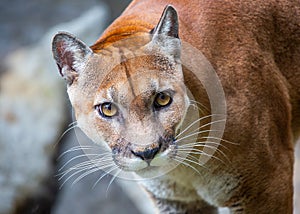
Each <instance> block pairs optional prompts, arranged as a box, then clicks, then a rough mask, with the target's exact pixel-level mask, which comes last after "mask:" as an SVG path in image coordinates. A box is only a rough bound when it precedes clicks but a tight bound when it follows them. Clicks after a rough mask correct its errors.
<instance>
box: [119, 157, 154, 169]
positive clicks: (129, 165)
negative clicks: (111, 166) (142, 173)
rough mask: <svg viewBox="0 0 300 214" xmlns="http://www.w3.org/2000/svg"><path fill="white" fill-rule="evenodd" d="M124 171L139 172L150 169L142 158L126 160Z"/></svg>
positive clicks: (124, 160)
mask: <svg viewBox="0 0 300 214" xmlns="http://www.w3.org/2000/svg"><path fill="white" fill-rule="evenodd" d="M123 162H124V166H123V170H125V171H138V170H141V169H144V168H146V167H148V164H147V163H146V162H145V161H143V160H142V159H140V158H134V159H131V158H124V159H123Z"/></svg>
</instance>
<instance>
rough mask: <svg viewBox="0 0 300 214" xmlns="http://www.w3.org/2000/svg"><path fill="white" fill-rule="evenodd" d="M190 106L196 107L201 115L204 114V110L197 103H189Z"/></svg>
mask: <svg viewBox="0 0 300 214" xmlns="http://www.w3.org/2000/svg"><path fill="white" fill-rule="evenodd" d="M190 106H192V107H194V109H198V110H199V111H200V113H201V114H202V115H204V114H205V111H204V110H203V109H202V108H200V107H199V106H198V105H197V104H194V103H190V105H189V107H190Z"/></svg>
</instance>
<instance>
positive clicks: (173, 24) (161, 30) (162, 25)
mask: <svg viewBox="0 0 300 214" xmlns="http://www.w3.org/2000/svg"><path fill="white" fill-rule="evenodd" d="M178 29H179V24H178V15H177V11H176V10H175V8H174V7H173V6H171V5H167V6H166V7H165V9H164V11H163V14H162V16H161V18H160V20H159V22H158V24H157V26H156V27H155V28H154V29H152V30H151V33H152V35H153V36H152V42H154V43H156V44H158V45H159V46H160V48H162V49H163V50H164V51H166V52H167V53H169V54H171V55H173V56H174V57H175V58H180V48H181V46H180V40H179V37H178Z"/></svg>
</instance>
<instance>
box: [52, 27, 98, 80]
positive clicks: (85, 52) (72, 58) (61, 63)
mask: <svg viewBox="0 0 300 214" xmlns="http://www.w3.org/2000/svg"><path fill="white" fill-rule="evenodd" d="M52 53H53V57H54V59H55V61H56V64H57V66H58V69H59V72H60V74H61V76H62V77H63V78H64V79H65V80H66V81H67V83H68V85H71V84H72V83H73V82H74V80H75V79H76V78H77V76H78V74H79V73H80V72H82V71H83V69H84V67H85V64H86V62H87V59H88V58H89V57H90V56H92V55H93V51H92V50H91V49H90V48H89V47H88V46H87V45H86V44H84V43H83V42H82V41H80V40H79V39H77V38H76V37H75V36H73V35H71V34H69V33H66V32H60V33H58V34H56V35H55V36H54V38H53V41H52Z"/></svg>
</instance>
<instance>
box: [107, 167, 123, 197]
mask: <svg viewBox="0 0 300 214" xmlns="http://www.w3.org/2000/svg"><path fill="white" fill-rule="evenodd" d="M121 172H122V169H119V170H118V171H117V172H116V174H114V175H113V177H112V178H111V179H110V182H109V184H108V186H107V189H106V197H107V195H108V189H109V187H110V186H111V184H112V183H113V182H114V180H115V179H116V178H117V177H118V175H119V174H120V173H121Z"/></svg>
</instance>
